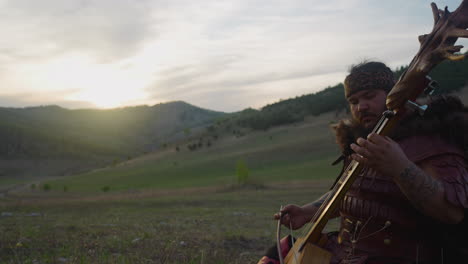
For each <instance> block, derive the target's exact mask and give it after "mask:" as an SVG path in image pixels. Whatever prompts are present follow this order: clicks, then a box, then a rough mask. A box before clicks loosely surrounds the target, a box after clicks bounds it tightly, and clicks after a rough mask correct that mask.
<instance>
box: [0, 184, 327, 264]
mask: <svg viewBox="0 0 468 264" xmlns="http://www.w3.org/2000/svg"><path fill="white" fill-rule="evenodd" d="M329 182H330V181H329V180H321V181H313V182H296V183H289V184H281V185H280V184H277V185H274V186H260V187H259V186H251V187H249V186H247V187H244V188H233V187H218V188H215V187H210V188H197V189H195V188H191V189H183V190H177V191H175V190H174V191H166V192H164V191H142V192H135V193H120V194H109V195H99V196H87V197H77V196H73V195H69V194H68V196H65V195H62V196H59V195H58V194H41V195H31V194H30V195H28V196H24V195H22V196H15V197H7V198H3V199H2V200H1V212H0V213H3V216H1V217H0V262H1V263H254V262H255V261H257V260H258V258H259V257H260V256H261V255H262V254H263V252H264V251H265V249H266V248H267V247H269V246H271V245H272V243H273V242H274V236H275V234H274V232H275V223H274V221H272V220H271V216H272V214H273V212H275V211H276V210H278V208H279V206H280V205H285V204H287V203H289V202H291V203H297V204H303V203H307V202H310V201H311V200H313V199H315V198H316V197H318V196H319V195H320V194H321V193H322V192H323V191H324V190H326V189H327V186H328V184H329ZM284 233H286V230H284Z"/></svg>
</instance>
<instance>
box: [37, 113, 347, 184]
mask: <svg viewBox="0 0 468 264" xmlns="http://www.w3.org/2000/svg"><path fill="white" fill-rule="evenodd" d="M330 116H331V115H324V116H321V117H316V118H310V119H309V120H308V121H306V122H303V123H299V124H296V125H292V126H283V127H276V128H272V129H270V130H267V131H250V132H246V134H245V135H243V136H235V135H231V134H225V135H224V136H223V137H220V138H219V139H217V140H212V141H211V143H210V144H211V145H210V146H204V147H202V148H199V149H197V150H195V151H190V150H189V149H188V148H186V147H185V145H184V144H183V143H182V144H180V143H178V144H177V146H178V148H179V150H178V151H177V150H176V147H177V146H176V144H173V145H169V146H167V147H166V148H165V149H163V150H161V151H157V152H154V153H150V154H148V155H145V156H142V157H139V158H135V159H130V160H126V161H124V162H121V163H118V164H114V165H112V166H109V167H106V168H102V169H98V170H94V171H91V172H88V173H85V174H80V175H75V176H71V177H62V178H60V179H56V180H52V181H45V182H42V183H40V184H48V185H49V186H50V187H51V191H54V190H55V191H61V190H63V188H64V187H65V188H66V189H67V191H69V192H85V193H86V192H100V191H101V190H102V189H103V188H107V189H108V190H109V191H125V190H141V189H167V188H187V187H205V186H226V185H233V184H237V178H236V169H237V164H238V162H239V161H242V162H243V163H245V165H246V167H247V169H248V178H247V182H245V183H250V184H257V185H262V184H269V183H272V182H285V181H291V180H301V181H302V180H310V179H323V178H329V177H330V175H333V174H334V173H336V171H337V169H339V168H335V167H332V166H330V164H331V163H332V162H333V160H334V159H336V157H337V156H338V155H339V150H338V149H337V147H336V146H335V144H334V138H333V136H332V133H331V130H330V128H329V123H330Z"/></svg>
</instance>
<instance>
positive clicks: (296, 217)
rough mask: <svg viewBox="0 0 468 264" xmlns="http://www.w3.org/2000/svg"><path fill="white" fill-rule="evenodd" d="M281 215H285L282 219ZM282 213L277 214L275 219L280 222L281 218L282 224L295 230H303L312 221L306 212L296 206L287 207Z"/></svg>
mask: <svg viewBox="0 0 468 264" xmlns="http://www.w3.org/2000/svg"><path fill="white" fill-rule="evenodd" d="M280 213H281V215H283V217H282V218H281V215H280ZM280 213H276V214H275V215H274V216H273V217H274V219H276V220H278V219H280V218H281V224H283V225H284V226H286V227H287V228H292V229H293V230H296V229H298V228H301V227H302V226H303V225H305V224H306V223H307V222H309V221H310V216H309V215H307V212H306V210H304V209H303V208H302V207H300V206H297V205H294V204H290V205H286V206H285V207H284V208H283V209H282V210H281V212H280Z"/></svg>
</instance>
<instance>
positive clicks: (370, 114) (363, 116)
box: [359, 112, 378, 121]
mask: <svg viewBox="0 0 468 264" xmlns="http://www.w3.org/2000/svg"><path fill="white" fill-rule="evenodd" d="M366 117H373V118H375V117H378V116H377V115H376V114H374V113H370V112H364V113H361V114H359V120H361V121H362V120H363V119H364V118H366Z"/></svg>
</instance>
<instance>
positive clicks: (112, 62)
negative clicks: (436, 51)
mask: <svg viewBox="0 0 468 264" xmlns="http://www.w3.org/2000/svg"><path fill="white" fill-rule="evenodd" d="M430 2H431V1H426V0H392V1H375V0H373V1H371V0H367V1H366V0H327V1H323V0H320V1H319V0H268V1H266V0H265V1H263V0H230V1H224V0H213V1H212V0H199V1H193V0H93V1H91V0H90V1H88V0H41V1H37V0H11V1H9V0H0V17H2V23H0V32H2V35H3V36H2V38H1V39H0V83H1V85H0V106H2V107H26V106H37V105H51V104H55V105H60V106H62V107H65V108H69V109H77V108H114V107H123V106H131V105H143V104H146V105H154V104H158V103H165V102H170V101H178V100H182V101H185V102H188V103H190V104H193V105H196V106H199V107H202V108H206V109H211V110H216V111H223V112H234V111H239V110H242V109H245V108H248V107H252V108H257V109H258V108H261V107H263V106H265V105H267V104H271V103H275V102H278V101H280V100H282V99H287V98H292V97H296V96H301V95H304V94H310V93H314V92H317V91H320V90H322V89H324V88H326V87H328V86H333V85H336V84H338V83H340V82H342V80H343V79H344V77H345V76H346V73H347V70H348V69H349V66H350V65H351V64H355V63H359V62H360V61H363V60H366V59H367V60H380V61H383V62H385V63H387V65H389V66H390V67H391V68H392V69H394V68H396V67H399V66H401V65H407V64H408V63H409V62H410V61H411V58H412V57H413V56H414V54H415V53H416V52H417V50H418V48H419V42H418V41H417V36H418V35H421V34H425V33H429V32H430V31H431V29H432V25H433V18H432V11H431V7H430ZM436 3H437V5H438V6H439V8H443V7H444V6H448V7H449V10H450V11H453V10H454V9H455V8H456V7H458V5H459V4H460V3H461V0H450V1H449V0H447V1H437V2H436ZM458 43H460V44H462V45H465V46H467V45H468V42H467V41H466V40H463V41H460V40H459V42H458ZM462 51H466V48H464V49H463V50H462Z"/></svg>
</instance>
